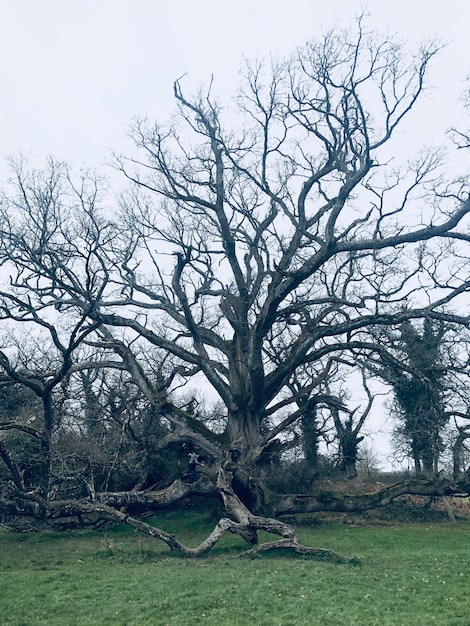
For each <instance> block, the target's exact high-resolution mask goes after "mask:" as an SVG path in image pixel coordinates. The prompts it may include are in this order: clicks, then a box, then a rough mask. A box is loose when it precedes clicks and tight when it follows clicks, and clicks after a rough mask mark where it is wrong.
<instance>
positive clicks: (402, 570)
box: [0, 512, 470, 626]
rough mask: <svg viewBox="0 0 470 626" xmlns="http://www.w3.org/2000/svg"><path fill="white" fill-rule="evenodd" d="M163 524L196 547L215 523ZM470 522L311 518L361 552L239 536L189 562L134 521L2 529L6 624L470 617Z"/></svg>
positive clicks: (305, 534) (320, 538) (309, 538)
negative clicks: (141, 532) (286, 548)
mask: <svg viewBox="0 0 470 626" xmlns="http://www.w3.org/2000/svg"><path fill="white" fill-rule="evenodd" d="M156 523H157V524H158V525H159V526H161V527H163V528H164V529H165V530H168V531H172V532H173V531H174V532H177V533H178V536H179V537H180V536H182V537H184V538H185V539H186V541H187V542H188V543H191V544H192V545H195V544H196V543H197V542H198V541H199V539H201V538H202V537H203V536H204V535H205V533H206V532H207V530H209V529H210V525H209V524H208V522H207V520H205V519H204V518H202V517H201V516H198V515H195V514H191V513H181V512H179V513H175V512H174V513H167V514H166V515H164V516H162V517H161V518H159V519H158V520H156ZM469 531H470V522H460V523H459V524H458V525H457V526H454V525H451V524H450V523H437V524H421V525H387V526H374V527H373V526H364V525H357V526H347V525H342V524H339V523H329V524H327V523H317V524H314V525H313V526H309V527H307V526H302V527H301V528H300V535H301V538H302V540H303V541H304V542H305V543H307V544H308V545H312V546H316V547H323V548H329V549H332V550H337V551H339V552H341V553H342V554H344V555H346V556H349V557H358V558H357V559H355V560H354V562H353V563H347V564H337V563H331V562H319V561H314V560H304V559H300V558H296V557H283V558H281V557H280V556H279V555H277V556H273V555H270V556H264V557H256V558H248V557H237V556H236V555H237V554H239V552H240V550H241V549H244V547H245V546H244V544H243V543H242V542H241V540H240V539H239V538H238V537H235V536H230V537H227V538H226V539H224V540H223V541H222V542H221V544H220V545H218V546H217V547H216V549H215V550H214V552H213V553H212V554H211V556H210V557H208V558H205V559H202V560H188V559H182V558H179V557H175V556H173V555H170V553H169V552H168V550H167V549H166V547H165V546H163V545H160V544H159V543H155V542H154V541H152V540H150V539H147V538H141V537H139V536H138V535H136V534H134V533H131V532H129V530H128V529H121V528H119V529H116V530H112V531H111V530H108V531H106V532H105V531H103V532H99V533H97V532H75V533H65V534H52V533H41V534H21V535H13V534H8V533H3V534H2V533H0V556H1V562H0V623H1V624H2V625H3V624H5V625H6V624H11V625H13V624H14V625H16V626H20V625H24V626H30V625H31V624H50V625H59V624H60V625H66V626H69V625H70V626H73V625H82V624H83V625H85V624H88V625H90V624H96V625H100V624H119V625H123V626H124V625H125V626H129V625H139V626H145V625H155V626H156V625H161V624H162V625H164V624H169V625H171V626H180V625H181V626H184V625H196V624H198V625H199V624H213V625H217V626H224V625H227V626H236V625H245V624H246V625H248V624H250V625H251V624H253V625H254V626H262V625H266V626H273V625H279V624H282V625H283V626H298V625H301V624H309V625H316V624H318V625H322V626H329V625H331V626H342V625H345V626H346V625H348V626H351V625H355V624H360V625H361V626H373V625H377V626H379V625H380V626H392V625H394V626H395V625H397V626H398V625H403V626H418V625H419V626H429V625H430V624H437V625H439V626H446V625H449V626H450V625H452V626H470V569H469V564H470V536H469ZM358 561H359V562H360V564H358ZM354 563H355V564H354Z"/></svg>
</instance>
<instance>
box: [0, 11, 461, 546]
mask: <svg viewBox="0 0 470 626" xmlns="http://www.w3.org/2000/svg"><path fill="white" fill-rule="evenodd" d="M437 53H438V46H435V45H432V44H431V45H428V46H423V47H422V48H421V49H419V50H418V51H417V52H416V53H415V54H412V53H410V52H409V51H408V50H406V48H405V46H404V45H402V44H400V43H398V42H397V41H395V40H393V39H390V38H387V37H385V38H384V37H382V36H379V35H378V34H376V33H369V32H368V31H367V28H366V25H365V24H364V21H363V19H359V20H358V21H357V23H356V27H355V29H354V30H351V31H343V30H334V31H330V32H328V33H327V34H326V35H325V36H324V37H323V38H322V39H321V40H318V41H312V42H310V43H308V44H306V45H305V46H304V47H303V48H300V49H299V50H297V51H296V52H295V53H294V54H293V55H292V56H291V57H290V58H288V59H284V60H276V61H274V60H272V61H270V62H265V61H262V60H257V61H254V62H251V63H247V65H246V67H245V71H244V74H243V79H242V83H241V86H240V90H239V92H238V95H237V97H236V99H235V100H234V103H233V106H232V107H224V106H222V104H221V103H219V102H218V100H217V99H216V98H215V96H214V95H213V91H214V86H213V85H212V82H211V84H210V85H209V87H208V88H205V89H203V88H201V90H200V92H199V93H197V94H196V95H194V96H192V95H188V94H187V93H186V92H185V89H184V78H180V79H178V80H176V82H175V84H174V96H175V100H176V104H177V110H176V113H175V115H174V117H173V118H172V119H171V120H170V121H169V122H168V123H167V124H162V125H159V124H153V123H150V122H148V121H145V120H142V121H138V122H137V123H136V124H135V126H134V128H133V132H132V137H133V140H134V144H135V150H134V151H133V152H132V154H129V155H116V157H115V159H114V167H115V168H116V169H117V170H118V171H120V172H121V173H122V174H124V176H125V177H126V178H127V180H128V187H127V189H126V190H125V192H124V193H122V195H121V196H120V198H119V201H118V203H117V204H115V201H114V199H113V198H112V196H111V195H110V194H109V192H108V191H107V189H106V185H105V182H104V181H103V180H102V179H101V178H100V177H99V176H98V175H96V174H94V173H92V172H82V173H81V175H78V176H76V175H74V174H73V173H72V172H71V171H70V169H69V168H68V167H67V166H66V165H65V164H63V163H59V162H57V161H54V160H51V161H50V162H49V164H48V166H47V168H46V169H44V170H43V171H34V170H33V171H32V170H30V169H28V167H27V164H26V163H25V162H24V161H22V160H16V161H14V162H12V168H13V178H12V181H11V183H10V185H9V187H8V188H7V189H6V191H5V193H4V195H3V197H2V202H1V208H0V211H1V213H0V231H1V244H0V261H1V264H2V276H3V285H2V289H1V292H0V311H1V318H2V324H3V325H4V329H5V330H4V333H3V339H4V340H3V348H2V351H1V352H0V359H1V360H0V365H1V366H2V369H3V381H4V382H5V384H11V383H14V384H15V385H23V386H24V387H26V388H28V389H29V390H30V391H31V392H33V394H35V395H36V396H37V398H39V399H40V400H41V401H42V403H43V415H42V422H41V427H40V428H39V429H38V430H37V431H36V430H35V431H34V433H33V432H30V431H29V430H28V429H31V427H30V426H26V424H25V423H24V422H23V421H22V418H20V417H18V416H10V417H9V418H8V419H7V420H5V421H4V423H3V424H0V429H2V431H4V430H5V429H7V428H8V429H11V428H13V427H15V428H16V429H17V430H18V431H22V432H30V434H31V435H32V436H33V438H34V437H35V438H38V439H39V440H40V441H41V450H42V466H41V472H40V475H41V479H40V481H39V483H38V489H37V490H36V491H35V492H34V493H32V492H31V490H28V488H27V486H26V485H25V484H24V482H23V481H22V480H21V468H19V467H17V463H16V461H15V458H14V454H9V452H8V450H7V448H6V446H5V445H3V444H2V459H3V460H4V462H5V465H6V466H7V467H8V468H9V470H10V473H11V480H12V481H13V485H14V489H13V488H12V489H13V490H11V489H10V491H9V489H6V491H5V494H4V506H5V507H6V508H7V509H8V507H10V509H9V510H13V511H16V512H18V511H20V510H21V509H22V508H25V507H26V508H28V507H27V505H28V503H31V502H33V503H35V505H38V506H39V508H40V510H41V511H42V514H43V515H45V516H48V515H49V516H51V517H54V516H58V515H59V513H60V512H61V511H62V513H61V514H63V513H64V511H66V512H67V514H68V515H79V514H80V513H82V514H85V513H90V512H92V511H94V512H95V513H98V512H100V513H101V514H102V515H104V516H108V517H110V518H112V519H121V518H122V519H123V520H124V521H127V522H128V523H131V524H133V525H134V526H136V527H138V528H139V529H141V530H142V529H143V530H145V531H146V532H149V533H156V534H158V533H159V538H160V539H163V540H164V541H166V542H167V543H168V545H170V547H174V548H176V549H180V550H183V551H186V552H188V551H189V552H191V551H190V550H189V549H187V548H184V547H181V545H179V544H178V543H177V542H176V540H174V539H171V538H168V537H166V536H165V534H164V533H163V531H158V532H157V531H152V530H150V527H146V526H145V524H144V522H142V521H140V520H138V519H137V518H135V517H132V518H131V517H129V516H128V515H126V514H123V513H120V512H119V510H118V507H121V506H123V505H126V506H128V507H131V508H132V506H134V507H137V508H138V507H141V508H142V507H144V508H145V506H149V507H152V506H158V505H163V504H165V503H168V502H170V501H172V500H175V499H177V498H180V497H182V496H183V495H185V494H188V493H218V494H219V496H220V498H221V500H222V501H223V504H224V506H225V510H226V512H227V515H228V517H224V518H222V519H221V521H220V522H219V524H218V526H217V528H216V530H215V531H214V534H213V535H212V536H211V537H210V538H208V540H207V542H205V543H204V545H203V546H201V547H200V548H198V549H197V550H196V551H195V552H194V553H198V554H199V553H202V552H204V551H206V550H208V549H210V547H211V545H213V542H214V541H216V540H217V538H218V536H220V534H221V533H222V532H224V531H225V530H230V531H232V532H238V533H239V534H241V535H242V536H243V537H244V538H245V539H247V541H249V542H251V543H253V542H255V541H256V532H257V530H259V529H264V530H269V531H271V532H274V533H276V534H279V535H281V536H282V537H283V538H284V540H285V541H287V542H291V544H292V545H294V544H295V545H297V546H298V542H297V538H296V535H295V531H294V530H293V529H292V528H291V527H290V526H289V525H288V524H285V523H284V522H282V521H280V520H279V519H278V516H279V515H282V514H284V513H289V512H304V511H317V510H321V509H322V508H328V507H329V508H330V509H331V510H353V508H354V507H359V508H361V507H362V508H367V507H370V506H375V505H377V504H378V503H379V502H385V501H386V500H387V499H391V498H393V497H395V496H396V495H400V493H405V492H406V491H407V490H408V491H411V492H424V493H431V492H433V490H435V489H436V486H435V484H434V483H433V481H432V480H431V481H429V482H427V483H425V484H424V483H422V482H420V483H419V484H417V483H413V484H407V485H400V486H395V487H394V488H392V489H390V490H389V491H387V493H386V494H381V496H379V495H377V494H373V495H371V496H369V497H368V498H366V497H362V499H357V498H356V499H355V498H354V497H351V499H350V500H348V499H347V498H343V499H342V500H341V501H339V500H335V499H334V498H333V497H332V498H331V499H330V500H329V501H327V502H325V499H324V498H323V503H322V499H321V498H319V497H318V494H317V495H315V494H314V493H312V494H310V495H308V494H303V496H302V497H300V496H299V495H296V494H287V495H286V494H281V493H277V492H275V491H273V489H271V488H269V486H268V483H267V479H268V477H269V473H270V471H272V468H273V467H275V466H276V462H278V461H279V459H280V458H282V455H283V454H284V455H285V454H287V453H288V451H289V450H291V449H292V448H293V447H295V446H296V445H298V444H299V441H300V440H301V433H302V432H303V433H306V432H310V435H309V436H311V437H315V436H317V435H318V434H320V433H321V429H320V430H318V428H317V427H316V426H315V428H314V429H313V430H314V432H313V434H312V428H310V430H309V428H308V420H310V426H311V425H312V423H313V424H319V421H321V420H319V419H318V418H319V416H326V417H325V420H328V419H329V418H331V420H332V422H333V423H334V424H335V426H336V431H337V436H338V440H339V442H340V444H341V446H342V451H343V460H344V459H347V460H348V462H352V463H353V464H354V462H355V461H356V459H357V453H358V445H359V443H360V441H361V439H362V436H361V434H360V429H361V427H362V425H363V423H364V421H365V419H366V418H367V416H368V415H369V412H370V410H371V407H372V404H373V394H372V393H371V392H370V389H369V387H368V385H367V380H366V377H365V378H364V390H365V395H366V401H365V403H364V404H363V406H362V407H360V408H358V407H357V406H356V405H355V404H354V402H355V399H354V398H351V397H349V398H348V393H345V392H344V380H345V378H346V377H347V376H348V374H349V372H352V371H358V370H360V368H363V369H362V371H363V372H364V371H367V363H368V362H377V357H378V356H381V355H383V354H384V353H385V352H386V351H387V350H388V348H389V347H387V345H384V343H383V342H382V341H380V339H378V338H377V337H379V335H380V332H384V333H388V332H392V331H393V330H394V329H395V330H396V329H399V328H401V329H404V328H410V329H412V328H413V324H414V323H415V320H422V319H424V320H425V324H430V325H431V326H430V328H431V327H432V324H434V323H453V324H457V325H461V326H462V327H465V326H466V325H467V324H468V316H467V315H466V313H459V311H460V310H462V309H461V305H460V301H461V299H462V298H465V296H466V293H467V291H468V289H469V287H470V283H469V281H468V267H467V265H468V261H467V258H466V254H465V251H464V250H465V246H466V245H467V243H468V239H469V235H468V214H469V212H470V200H469V197H468V185H467V183H466V182H462V180H461V179H456V180H455V181H453V180H447V179H444V178H443V173H442V170H441V167H442V164H443V163H442V158H441V156H440V153H439V152H438V151H435V150H431V149H427V150H421V151H418V152H417V155H418V156H413V157H410V158H409V159H407V160H406V161H403V162H402V163H399V159H395V160H394V159H393V158H392V157H393V154H394V150H397V149H398V148H397V146H398V145H399V142H400V138H399V137H398V136H397V133H398V132H399V130H400V129H401V127H402V125H404V124H405V120H406V119H407V116H408V114H409V113H410V112H411V111H412V110H413V109H414V108H415V107H416V106H418V104H419V100H420V98H421V96H422V93H423V89H424V88H425V85H426V80H427V74H428V68H429V65H430V64H431V63H432V60H433V58H434V56H435V55H436V54H437ZM467 256H468V255H467ZM378 329H385V330H383V331H379V330H378ZM364 364H365V365H366V367H365V369H364ZM394 364H395V366H396V367H399V362H398V360H397V359H395V360H394ZM91 372H95V373H96V372H100V374H99V375H93V376H92V377H91V378H90V373H91ZM384 372H385V370H382V373H383V374H384ZM403 376H405V377H406V374H404V375H403ZM384 377H385V378H386V376H385V374H384ZM396 380H398V378H397V377H395V378H394V380H393V381H392V380H388V382H391V383H392V385H394V384H395V381H396ZM395 388H396V389H398V387H397V386H396V385H395ZM400 389H401V388H400ZM397 393H398V392H397ZM400 393H401V392H400ZM203 395H206V396H207V397H208V398H211V399H212V404H211V403H210V402H208V403H207V404H206V406H205V407H202V406H198V398H199V399H200V398H201V396H203ZM119 396H120V397H121V398H122V400H121V401H119V400H118V397H119ZM405 396H406V398H409V397H410V396H409V394H408V393H405V394H404V398H405ZM215 400H216V401H217V402H215V403H214V401H215ZM400 402H401V400H400ZM403 402H405V400H403ZM90 403H91V404H90ZM403 406H404V405H403ZM64 407H65V409H66V410H65V409H64ZM119 407H120V408H119ZM461 413H462V415H465V411H462V412H461ZM328 416H329V417H328ZM66 418H67V419H66ZM93 421H94V423H95V426H94V427H92V422H93ZM15 424H16V425H15ZM96 424H101V425H102V432H101V435H99V437H101V438H103V437H105V438H106V436H108V435H109V436H111V434H112V433H114V434H112V439H113V441H114V442H115V443H114V444H113V445H114V446H116V448H115V454H116V458H117V457H118V456H120V455H121V457H122V454H121V453H122V452H123V446H124V447H125V445H128V442H126V444H124V439H123V438H122V437H121V438H120V435H119V433H120V432H121V433H126V436H128V437H130V439H132V440H133V441H134V444H135V445H136V446H137V449H138V450H140V451H141V453H143V452H145V455H146V458H147V459H148V458H152V457H153V458H156V457H155V456H154V455H158V454H160V453H161V451H163V450H172V451H173V455H174V456H173V461H172V463H170V465H169V466H168V467H172V468H173V470H171V471H173V472H178V471H180V469H179V468H181V464H182V463H183V461H182V458H184V455H185V454H186V453H187V452H188V451H189V452H190V453H197V455H198V456H200V459H201V462H200V463H199V467H198V470H197V472H196V480H195V481H194V482H193V481H191V482H185V481H184V480H181V475H180V476H175V475H173V476H171V475H170V476H169V478H174V479H175V480H171V481H169V482H168V484H166V485H165V486H164V488H163V489H150V485H149V484H148V481H149V480H150V479H149V476H150V475H152V472H150V474H149V473H147V474H146V475H145V477H143V476H140V477H136V479H135V480H136V482H135V484H134V485H129V488H130V489H131V490H130V491H127V492H125V491H122V492H119V493H116V492H109V491H106V490H105V491H100V492H98V491H97V490H96V488H95V486H93V487H91V482H92V481H91V477H92V472H91V469H92V468H91V465H89V466H87V465H86V464H85V463H84V462H83V460H82V461H80V463H79V464H78V465H80V472H81V475H82V478H83V479H85V478H86V480H85V483H86V484H87V485H88V494H87V497H88V500H89V501H84V500H83V497H84V496H83V494H82V495H81V498H80V497H78V498H76V499H75V500H74V503H73V504H70V503H69V504H68V505H67V506H68V508H67V506H65V504H64V500H65V495H64V493H63V489H62V491H61V485H62V486H63V484H65V483H64V480H65V479H64V477H63V476H62V478H61V481H62V482H61V481H58V480H57V479H55V478H54V472H55V471H56V470H54V451H53V448H54V445H55V444H54V438H55V437H57V436H58V435H57V433H59V431H60V432H62V434H64V433H65V432H67V433H68V434H67V436H68V437H69V438H71V439H73V438H75V439H77V437H78V434H79V432H80V431H82V432H84V431H85V430H86V433H87V436H91V434H92V433H94V436H98V435H97V430H96ZM103 425H105V426H103ZM93 428H95V430H93ZM319 428H320V427H319ZM98 430H99V429H98ZM2 431H0V432H2ZM71 434H72V435H73V437H72V436H71ZM63 436H64V435H63ZM99 437H98V438H99ZM62 440H63V438H62ZM2 441H3V438H2V439H0V442H2ZM95 441H97V440H96V439H95ZM119 442H120V443H119ZM341 442H342V443H341ZM348 446H349V447H348ZM71 447H72V450H69V452H70V454H73V445H72V446H71ZM194 451H195V452H194ZM182 455H183V456H182ZM111 456H112V455H111ZM107 462H108V463H111V462H112V461H111V460H110V459H108V460H107ZM77 463H78V462H77ZM150 465H151V461H150ZM147 470H148V467H147ZM95 471H96V470H95ZM171 471H170V474H171ZM87 473H88V475H87ZM153 475H154V476H155V470H153ZM54 483H55V484H56V488H55V489H54V490H53V489H52V486H53V484H54ZM102 484H103V485H104V484H106V481H105V482H104V483H102ZM136 485H140V486H141V487H142V486H143V485H146V486H147V490H146V491H140V490H139V489H137V490H136V489H134V491H132V487H136ZM153 487H155V485H153ZM445 489H448V490H450V489H451V487H450V486H448V485H447V486H446V488H445ZM459 489H464V487H462V486H461V487H459ZM60 503H62V504H60ZM61 506H62V508H61ZM189 552H188V553H189Z"/></svg>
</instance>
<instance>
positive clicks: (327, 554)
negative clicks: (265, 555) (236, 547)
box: [243, 539, 350, 563]
mask: <svg viewBox="0 0 470 626" xmlns="http://www.w3.org/2000/svg"><path fill="white" fill-rule="evenodd" d="M273 550H291V551H292V552H295V553H296V554H301V555H302V556H306V557H313V558H316V559H321V560H328V561H333V562H335V563H348V562H350V559H347V558H346V557H345V556H343V555H342V554H340V553H339V552H334V551H333V550H324V549H322V548H311V547H309V546H305V545H303V544H302V543H299V542H298V541H293V540H292V539H280V540H278V541H267V542H265V543H261V544H260V545H259V546H256V547H255V548H251V550H246V551H245V552H244V553H243V555H254V554H260V553H262V552H270V551H273Z"/></svg>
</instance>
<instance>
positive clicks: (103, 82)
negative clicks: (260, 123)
mask: <svg viewBox="0 0 470 626" xmlns="http://www.w3.org/2000/svg"><path fill="white" fill-rule="evenodd" d="M363 6H364V7H366V8H367V10H368V11H369V12H370V14H371V15H370V20H369V26H370V27H371V28H374V29H377V30H379V31H381V30H383V31H385V30H386V29H387V28H390V29H391V30H392V31H396V32H397V33H398V34H399V36H401V37H402V38H403V39H404V40H406V41H409V42H410V44H412V45H415V46H417V45H418V44H419V42H420V41H423V40H429V39H435V38H437V39H441V40H444V41H445V42H447V46H446V48H445V49H444V50H443V51H442V53H441V54H440V56H439V58H438V59H437V60H436V61H435V63H434V64H433V68H432V72H431V82H432V84H433V86H434V89H433V90H432V91H431V92H430V93H429V94H428V95H427V97H426V101H425V102H424V103H423V104H422V105H421V107H420V109H419V110H418V111H417V112H416V113H414V114H413V116H411V117H410V121H409V128H407V132H406V133H404V134H403V138H404V141H410V146H411V149H413V150H414V149H416V148H417V145H418V144H419V143H420V142H426V143H440V142H441V141H443V140H445V131H446V129H447V128H448V127H449V126H450V125H452V124H460V125H461V126H463V127H465V126H470V123H468V122H467V120H466V119H465V116H464V112H463V109H462V106H461V103H460V102H459V99H458V98H459V94H460V93H461V92H462V90H463V88H464V83H463V80H464V78H465V76H466V75H467V74H470V54H469V52H470V50H469V44H468V41H469V37H468V23H469V17H470V5H469V4H467V2H466V0H446V1H445V2H442V1H440V2H437V0H393V1H387V2H385V1H383V0H369V2H368V3H364V4H363ZM360 10H361V4H360V3H359V2H355V1H354V0H333V1H330V2H315V1H314V0H290V1H286V0H283V1H282V2H281V0H199V2H195V1H194V0H179V2H169V1H168V0H132V1H131V0H0V85H1V87H2V92H1V94H2V95H1V98H0V186H1V185H2V184H3V181H4V180H5V178H6V176H7V168H6V157H7V156H8V155H10V154H13V155H15V154H18V153H19V152H23V153H25V154H29V155H30V156H31V159H32V161H33V162H34V164H35V165H36V166H39V167H40V166H42V164H43V163H44V161H45V158H46V156H48V155H53V156H55V157H57V158H59V159H64V160H67V161H69V162H70V163H71V164H72V165H73V166H75V167H80V166H82V165H83V164H86V165H90V166H93V167H95V166H99V165H100V164H101V163H102V162H104V161H105V160H106V159H107V157H108V155H109V152H110V150H111V149H115V150H117V151H121V150H124V151H125V149H126V145H128V143H127V139H126V132H127V129H128V128H129V126H130V124H131V121H132V118H133V117H134V116H137V117H142V116H145V115H147V116H149V117H150V118H154V119H159V120H165V119H166V118H167V117H168V116H169V114H170V113H171V111H172V110H173V108H174V102H173V97H172V96H173V90H172V85H173V81H174V80H175V79H176V78H178V77H180V76H181V75H182V74H185V73H187V74H188V77H187V78H186V79H185V80H186V83H185V86H186V85H187V86H188V89H191V87H192V88H196V87H197V85H198V84H199V83H201V82H207V81H208V80H209V79H210V76H211V74H212V73H213V74H214V78H215V89H214V91H215V93H217V94H219V95H220V97H221V99H224V98H229V97H230V96H231V94H232V93H233V92H234V91H235V88H236V85H237V81H238V70H239V68H240V66H241V63H242V57H243V55H246V56H247V57H254V56H256V55H258V54H266V55H268V54H269V53H270V52H273V53H276V52H277V53H279V54H281V55H282V54H287V53H289V52H290V51H291V50H292V49H293V48H295V47H296V46H299V45H302V44H303V43H304V42H305V41H306V40H307V39H310V38H314V37H316V36H318V35H319V34H321V32H322V31H325V30H327V29H329V28H330V27H332V26H333V25H334V24H335V22H337V23H339V24H341V25H345V26H347V25H348V23H351V22H352V19H353V17H354V15H355V14H356V13H358V12H359V11H360ZM408 130H409V131H412V132H408ZM413 134H414V135H415V137H414V139H413V138H412V137H411V135H413ZM381 440H382V441H381ZM375 445H377V446H378V447H379V448H382V447H383V445H384V441H383V435H380V434H377V435H376V442H375Z"/></svg>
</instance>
